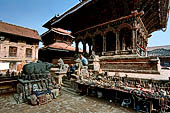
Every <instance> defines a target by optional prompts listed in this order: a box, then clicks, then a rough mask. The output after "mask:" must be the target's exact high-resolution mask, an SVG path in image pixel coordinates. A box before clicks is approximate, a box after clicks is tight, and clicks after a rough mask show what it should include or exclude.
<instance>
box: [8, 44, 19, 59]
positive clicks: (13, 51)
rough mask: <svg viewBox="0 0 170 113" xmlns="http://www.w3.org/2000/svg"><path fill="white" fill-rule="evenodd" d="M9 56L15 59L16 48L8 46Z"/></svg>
mask: <svg viewBox="0 0 170 113" xmlns="http://www.w3.org/2000/svg"><path fill="white" fill-rule="evenodd" d="M9 56H10V57H16V56H17V47H13V46H10V47H9Z"/></svg>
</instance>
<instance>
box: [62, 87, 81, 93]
mask: <svg viewBox="0 0 170 113" xmlns="http://www.w3.org/2000/svg"><path fill="white" fill-rule="evenodd" d="M62 91H65V92H67V93H69V94H73V95H79V94H78V93H76V91H75V90H74V89H72V88H67V87H62Z"/></svg>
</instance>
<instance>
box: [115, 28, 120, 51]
mask: <svg viewBox="0 0 170 113" xmlns="http://www.w3.org/2000/svg"><path fill="white" fill-rule="evenodd" d="M119 36H120V31H117V32H116V53H117V51H119V50H120V39H119Z"/></svg>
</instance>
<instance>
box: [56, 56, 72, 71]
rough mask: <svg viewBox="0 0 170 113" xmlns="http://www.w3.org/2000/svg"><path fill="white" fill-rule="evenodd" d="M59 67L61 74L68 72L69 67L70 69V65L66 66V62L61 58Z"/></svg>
mask: <svg viewBox="0 0 170 113" xmlns="http://www.w3.org/2000/svg"><path fill="white" fill-rule="evenodd" d="M58 66H59V71H60V72H67V70H68V67H69V65H68V64H64V62H63V60H62V59H61V58H60V59H59V60H58Z"/></svg>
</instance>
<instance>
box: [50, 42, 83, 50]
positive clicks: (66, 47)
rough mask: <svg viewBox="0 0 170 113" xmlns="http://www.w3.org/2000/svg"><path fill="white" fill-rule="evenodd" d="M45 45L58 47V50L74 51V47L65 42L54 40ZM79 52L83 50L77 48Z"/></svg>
mask: <svg viewBox="0 0 170 113" xmlns="http://www.w3.org/2000/svg"><path fill="white" fill-rule="evenodd" d="M47 47H50V48H55V49H59V50H68V51H75V47H73V46H70V45H68V44H66V43H61V42H55V43H53V44H51V45H49V46H47ZM79 52H83V51H82V50H81V49H79Z"/></svg>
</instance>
